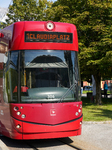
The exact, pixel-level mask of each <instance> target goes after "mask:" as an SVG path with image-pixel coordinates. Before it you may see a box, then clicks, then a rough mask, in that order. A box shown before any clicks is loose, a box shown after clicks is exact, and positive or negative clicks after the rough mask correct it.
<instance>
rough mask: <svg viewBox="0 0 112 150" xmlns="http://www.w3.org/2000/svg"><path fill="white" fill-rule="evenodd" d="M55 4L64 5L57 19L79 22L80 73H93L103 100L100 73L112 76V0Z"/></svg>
mask: <svg viewBox="0 0 112 150" xmlns="http://www.w3.org/2000/svg"><path fill="white" fill-rule="evenodd" d="M53 6H54V7H58V6H60V7H61V8H62V9H61V14H60V15H57V17H55V19H56V21H57V18H58V19H59V20H58V21H62V22H63V21H64V22H69V23H73V24H75V25H76V26H77V29H78V37H79V50H80V55H79V59H80V68H81V77H82V79H84V78H86V79H87V78H90V77H91V75H93V76H94V78H95V81H96V100H97V103H99V104H100V103H101V91H100V81H101V77H107V78H108V77H111V73H112V0H86V1H85V0H82V1H78V0H58V1H57V2H56V3H54V5H53ZM57 9H58V8H57Z"/></svg>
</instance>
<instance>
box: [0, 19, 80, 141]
mask: <svg viewBox="0 0 112 150" xmlns="http://www.w3.org/2000/svg"><path fill="white" fill-rule="evenodd" d="M82 116H83V115H82V102H81V94H80V73H79V66H78V38H77V30H76V27H75V26H74V25H72V24H68V23H58V22H52V21H48V22H43V21H23V22H16V23H14V24H12V25H11V26H9V27H6V28H4V29H3V30H1V34H0V133H1V134H3V135H5V136H7V137H10V138H12V139H19V140H20V139H21V140H23V139H24V140H26V139H45V138H61V137H68V136H77V135H80V134H81V128H82Z"/></svg>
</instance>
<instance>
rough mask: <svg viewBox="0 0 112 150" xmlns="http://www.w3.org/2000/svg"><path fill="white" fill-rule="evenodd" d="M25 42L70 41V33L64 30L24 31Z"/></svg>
mask: <svg viewBox="0 0 112 150" xmlns="http://www.w3.org/2000/svg"><path fill="white" fill-rule="evenodd" d="M25 42H57V43H72V33H64V32H30V31H27V32H25Z"/></svg>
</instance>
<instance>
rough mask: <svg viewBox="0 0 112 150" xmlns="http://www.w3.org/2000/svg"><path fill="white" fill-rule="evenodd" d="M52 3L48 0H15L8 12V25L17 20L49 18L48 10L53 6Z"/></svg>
mask: <svg viewBox="0 0 112 150" xmlns="http://www.w3.org/2000/svg"><path fill="white" fill-rule="evenodd" d="M51 4H52V3H51V2H48V1H47V0H39V1H38V2H37V0H13V4H12V5H10V6H9V12H8V14H7V16H8V19H7V20H6V22H7V25H9V24H12V23H14V22H17V21H38V20H39V21H42V20H47V19H48V18H47V16H48V15H47V12H48V10H49V9H50V8H51ZM46 10H47V11H46Z"/></svg>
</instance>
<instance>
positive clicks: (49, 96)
mask: <svg viewBox="0 0 112 150" xmlns="http://www.w3.org/2000/svg"><path fill="white" fill-rule="evenodd" d="M47 98H48V99H54V98H55V96H54V95H51V94H49V95H47Z"/></svg>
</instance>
